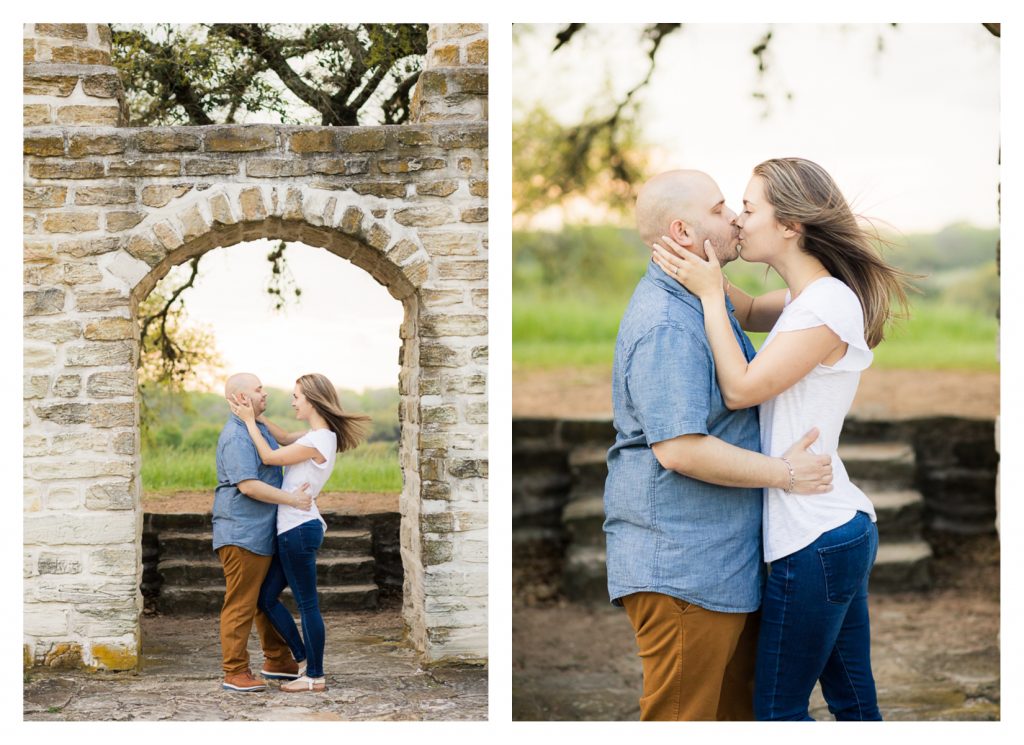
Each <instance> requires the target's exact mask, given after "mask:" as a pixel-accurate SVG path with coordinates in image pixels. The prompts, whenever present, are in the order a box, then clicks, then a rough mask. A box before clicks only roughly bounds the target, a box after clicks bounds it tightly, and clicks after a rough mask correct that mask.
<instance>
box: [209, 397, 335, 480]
mask: <svg viewBox="0 0 1024 745" xmlns="http://www.w3.org/2000/svg"><path fill="white" fill-rule="evenodd" d="M228 405H229V406H230V407H231V413H232V414H235V415H236V416H237V417H238V418H239V419H241V420H242V421H243V422H245V427H246V429H248V430H249V437H251V438H252V442H253V444H254V445H255V446H256V452H257V453H258V454H259V456H260V460H261V461H263V463H264V464H266V465H268V466H291V465H294V464H296V463H301V462H302V461H304V460H309V459H310V458H312V459H313V460H315V461H316V462H317V463H323V462H324V461H325V460H327V459H326V458H324V456H323V455H321V454H320V451H319V450H317V449H316V448H311V447H309V446H308V445H299V444H296V443H293V444H291V445H286V446H284V447H282V448H278V449H277V450H274V449H273V448H271V447H270V443H268V442H267V440H266V438H265V437H264V436H263V433H262V432H260V428H259V425H257V424H256V415H255V412H254V411H253V408H252V404H251V403H250V402H249V401H246V400H242V401H241V402H238V401H228Z"/></svg>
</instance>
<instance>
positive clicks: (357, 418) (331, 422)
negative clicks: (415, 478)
mask: <svg viewBox="0 0 1024 745" xmlns="http://www.w3.org/2000/svg"><path fill="white" fill-rule="evenodd" d="M295 382H296V383H298V384H299V387H300V388H302V395H303V396H305V397H306V400H307V401H309V403H310V404H312V406H313V408H314V409H316V412H317V413H318V414H319V415H320V416H322V417H323V418H324V419H325V420H326V422H327V426H328V427H329V428H330V429H331V431H332V432H334V434H336V435H337V436H338V452H339V453H343V452H345V451H346V450H351V449H352V448H354V447H355V446H356V445H358V444H359V443H360V441H361V440H363V439H364V438H365V437H366V425H367V424H368V423H369V421H370V417H368V416H366V415H365V414H346V413H345V412H344V411H343V410H342V408H341V401H339V400H338V391H337V390H335V388H334V386H333V385H332V384H331V381H330V380H328V379H327V376H326V375H321V374H320V373H310V374H309V375H303V376H302V377H301V378H299V379H298V380H296V381H295Z"/></svg>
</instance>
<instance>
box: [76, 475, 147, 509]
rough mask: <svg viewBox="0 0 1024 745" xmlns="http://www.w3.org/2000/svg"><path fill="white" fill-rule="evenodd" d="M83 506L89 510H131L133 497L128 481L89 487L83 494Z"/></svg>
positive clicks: (133, 505) (110, 482)
mask: <svg viewBox="0 0 1024 745" xmlns="http://www.w3.org/2000/svg"><path fill="white" fill-rule="evenodd" d="M85 506H86V507H87V508H88V509H90V510H131V509H133V508H134V507H135V495H134V492H133V491H132V486H131V482H130V481H106V482H104V483H101V484H95V485H93V486H90V487H89V488H88V490H86V492H85Z"/></svg>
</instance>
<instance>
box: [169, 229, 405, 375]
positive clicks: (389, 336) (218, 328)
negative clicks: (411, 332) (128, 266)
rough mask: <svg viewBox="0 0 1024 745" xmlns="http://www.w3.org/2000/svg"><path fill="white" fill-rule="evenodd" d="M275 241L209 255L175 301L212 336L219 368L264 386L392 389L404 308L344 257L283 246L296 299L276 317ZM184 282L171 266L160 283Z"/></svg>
mask: <svg viewBox="0 0 1024 745" xmlns="http://www.w3.org/2000/svg"><path fill="white" fill-rule="evenodd" d="M276 245H277V243H276V242H272V241H251V242H248V243H241V244H237V245H234V246H230V247H229V248H218V249H214V250H213V251H210V252H208V253H207V254H205V255H204V257H203V258H202V260H201V261H200V262H199V276H198V278H197V279H196V282H195V285H194V286H193V287H191V288H189V289H188V290H186V291H185V294H184V295H183V298H184V303H185V311H186V313H187V315H188V318H189V320H190V322H191V323H192V324H193V325H204V326H207V327H208V328H209V329H210V330H211V331H213V333H214V336H215V338H216V345H217V349H218V350H219V352H220V354H221V357H222V358H223V360H224V363H225V364H224V372H225V373H226V374H231V373H233V372H252V373H255V374H256V375H257V376H258V377H259V378H260V380H261V381H262V382H263V384H264V386H270V387H274V388H283V389H285V390H289V391H290V390H291V389H292V386H293V385H294V384H295V380H296V378H298V377H299V376H300V375H303V374H305V373H309V372H319V373H322V374H324V375H326V376H327V377H328V378H330V380H331V382H333V383H334V385H335V386H337V387H339V388H350V389H355V390H363V389H365V388H387V387H393V386H397V385H398V371H399V365H398V349H399V346H400V343H401V340H400V339H399V337H398V328H399V326H400V325H401V323H402V315H403V309H402V304H401V303H400V302H399V301H398V300H395V299H394V298H393V297H391V295H389V294H388V291H387V290H386V289H385V288H384V287H383V286H382V285H379V284H377V282H376V280H374V279H373V278H372V277H371V276H370V275H369V274H367V273H366V272H365V271H363V270H362V269H360V268H359V267H357V266H355V265H353V264H351V263H349V262H348V261H347V260H345V259H340V258H338V257H337V256H335V255H334V254H331V253H329V252H327V251H326V250H325V249H322V248H316V247H312V246H307V245H305V244H302V243H290V244H288V248H287V250H286V251H285V257H286V258H287V262H288V267H289V269H290V271H291V274H292V276H293V277H294V279H295V284H296V285H297V286H298V287H300V288H301V289H302V295H301V297H300V298H299V300H298V302H295V301H292V302H290V303H289V304H288V305H287V306H286V307H285V309H284V310H283V311H280V312H277V311H274V310H273V305H274V303H273V299H272V298H271V296H270V295H268V294H267V292H266V287H267V282H268V280H269V278H270V262H269V261H267V260H266V256H267V254H268V253H270V251H272V250H273V249H274V248H275V247H276ZM183 276H184V278H187V276H188V272H187V269H186V267H181V266H179V267H175V269H174V270H173V271H172V273H171V274H169V275H168V276H167V277H165V278H164V280H163V282H164V283H169V282H180V281H181V278H183ZM161 286H164V285H161ZM174 286H177V285H176V284H175V285H174Z"/></svg>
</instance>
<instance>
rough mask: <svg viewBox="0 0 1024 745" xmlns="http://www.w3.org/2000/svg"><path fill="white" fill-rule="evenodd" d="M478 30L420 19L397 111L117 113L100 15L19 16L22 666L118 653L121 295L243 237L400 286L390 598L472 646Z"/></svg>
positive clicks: (480, 188) (479, 425)
mask: <svg viewBox="0 0 1024 745" xmlns="http://www.w3.org/2000/svg"><path fill="white" fill-rule="evenodd" d="M486 43H487V42H486V30H485V28H484V27H482V26H475V25H446V26H432V27H431V29H430V50H429V53H428V60H427V68H426V70H425V71H424V73H423V75H422V76H421V81H420V84H419V92H418V94H417V101H416V105H415V111H416V123H415V124H411V125H406V126H389V127H342V128H325V127H285V126H274V125H249V126H212V127H167V128H146V129H131V128H126V127H120V126H110V125H111V124H118V123H120V122H121V119H119V117H120V116H121V115H122V114H121V112H122V107H121V106H120V104H119V103H118V98H119V94H120V84H119V81H117V78H116V74H113V76H112V73H111V69H112V68H109V67H107V66H106V65H109V29H107V28H106V27H105V26H102V25H93V24H80V25H79V24H65V25H59V24H34V25H33V24H29V25H27V26H26V65H25V93H26V99H25V123H26V128H25V137H24V143H25V164H26V174H25V189H24V197H25V306H24V311H25V339H26V346H25V358H24V359H25V661H26V664H33V663H45V664H85V665H87V666H93V667H105V668H111V669H124V668H130V667H134V665H135V664H136V662H137V659H138V650H139V625H138V615H139V611H140V602H141V601H140V594H139V590H138V585H139V579H140V574H141V550H140V535H141V510H140V508H139V497H140V482H139V437H138V401H137V387H136V377H135V364H136V360H137V356H138V343H139V342H138V333H139V332H138V325H137V323H136V319H135V314H136V309H137V307H138V303H139V302H140V301H141V300H142V299H144V298H145V297H146V295H148V293H149V292H150V291H151V290H152V288H153V287H154V286H155V284H156V282H157V281H159V279H160V278H162V277H163V276H164V275H165V274H166V273H167V272H168V271H169V269H170V268H171V267H172V266H174V265H176V264H180V263H182V262H183V261H186V260H187V259H189V258H191V257H193V256H196V255H200V254H202V253H204V252H206V251H209V250H211V249H213V248H215V247H221V246H230V245H232V244H235V243H238V242H241V241H245V240H251V239H256V238H270V239H284V240H292V241H301V242H303V243H306V244H309V245H312V246H320V247H323V248H324V249H325V250H328V251H330V252H332V253H334V254H336V255H338V256H339V257H341V258H344V259H347V260H349V261H351V262H352V263H354V264H355V265H357V266H359V267H360V268H362V269H363V270H365V271H367V272H368V273H369V274H371V275H372V276H373V277H374V278H375V279H376V280H377V281H378V282H380V283H381V284H383V285H385V286H386V287H387V289H388V291H389V292H390V293H391V294H392V296H394V297H395V298H397V299H398V300H400V301H401V302H402V303H403V306H404V308H405V320H404V322H403V324H402V329H401V335H402V340H403V345H402V354H401V363H402V371H401V374H400V379H399V392H400V396H401V410H400V418H401V421H402V438H401V444H400V461H401V466H402V471H403V484H404V486H403V492H402V497H401V511H402V530H401V551H402V560H403V566H404V570H405V587H404V592H403V597H404V601H403V613H404V617H405V620H406V624H407V627H408V630H409V634H410V638H411V640H412V641H413V643H414V644H415V645H416V647H417V648H418V649H419V650H420V651H421V652H422V653H423V655H424V657H425V658H426V659H428V660H439V659H444V658H466V659H483V658H486V655H487V634H486V610H487V608H486V596H487V565H486V554H487V550H486V546H487V543H486V515H487V496H486V478H487V460H486V457H487V455H486V453H487V450H486V448H487V446H486V442H487V428H486V418H487V409H486V407H487V403H486V401H487V399H486V369H487V318H486V307H487V271H486V270H487V237H486V220H487V207H486V197H487V175H486V169H487V151H486V148H487V127H486V67H485V64H486V56H483V57H482V58H481V56H480V55H481V52H482V53H483V54H484V55H485V54H486ZM62 50H64V51H62ZM68 50H70V51H68ZM58 59H74V60H77V61H76V62H75V63H73V64H67V63H65V62H57V61H55V60H58ZM83 62H86V63H85V64H83Z"/></svg>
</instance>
